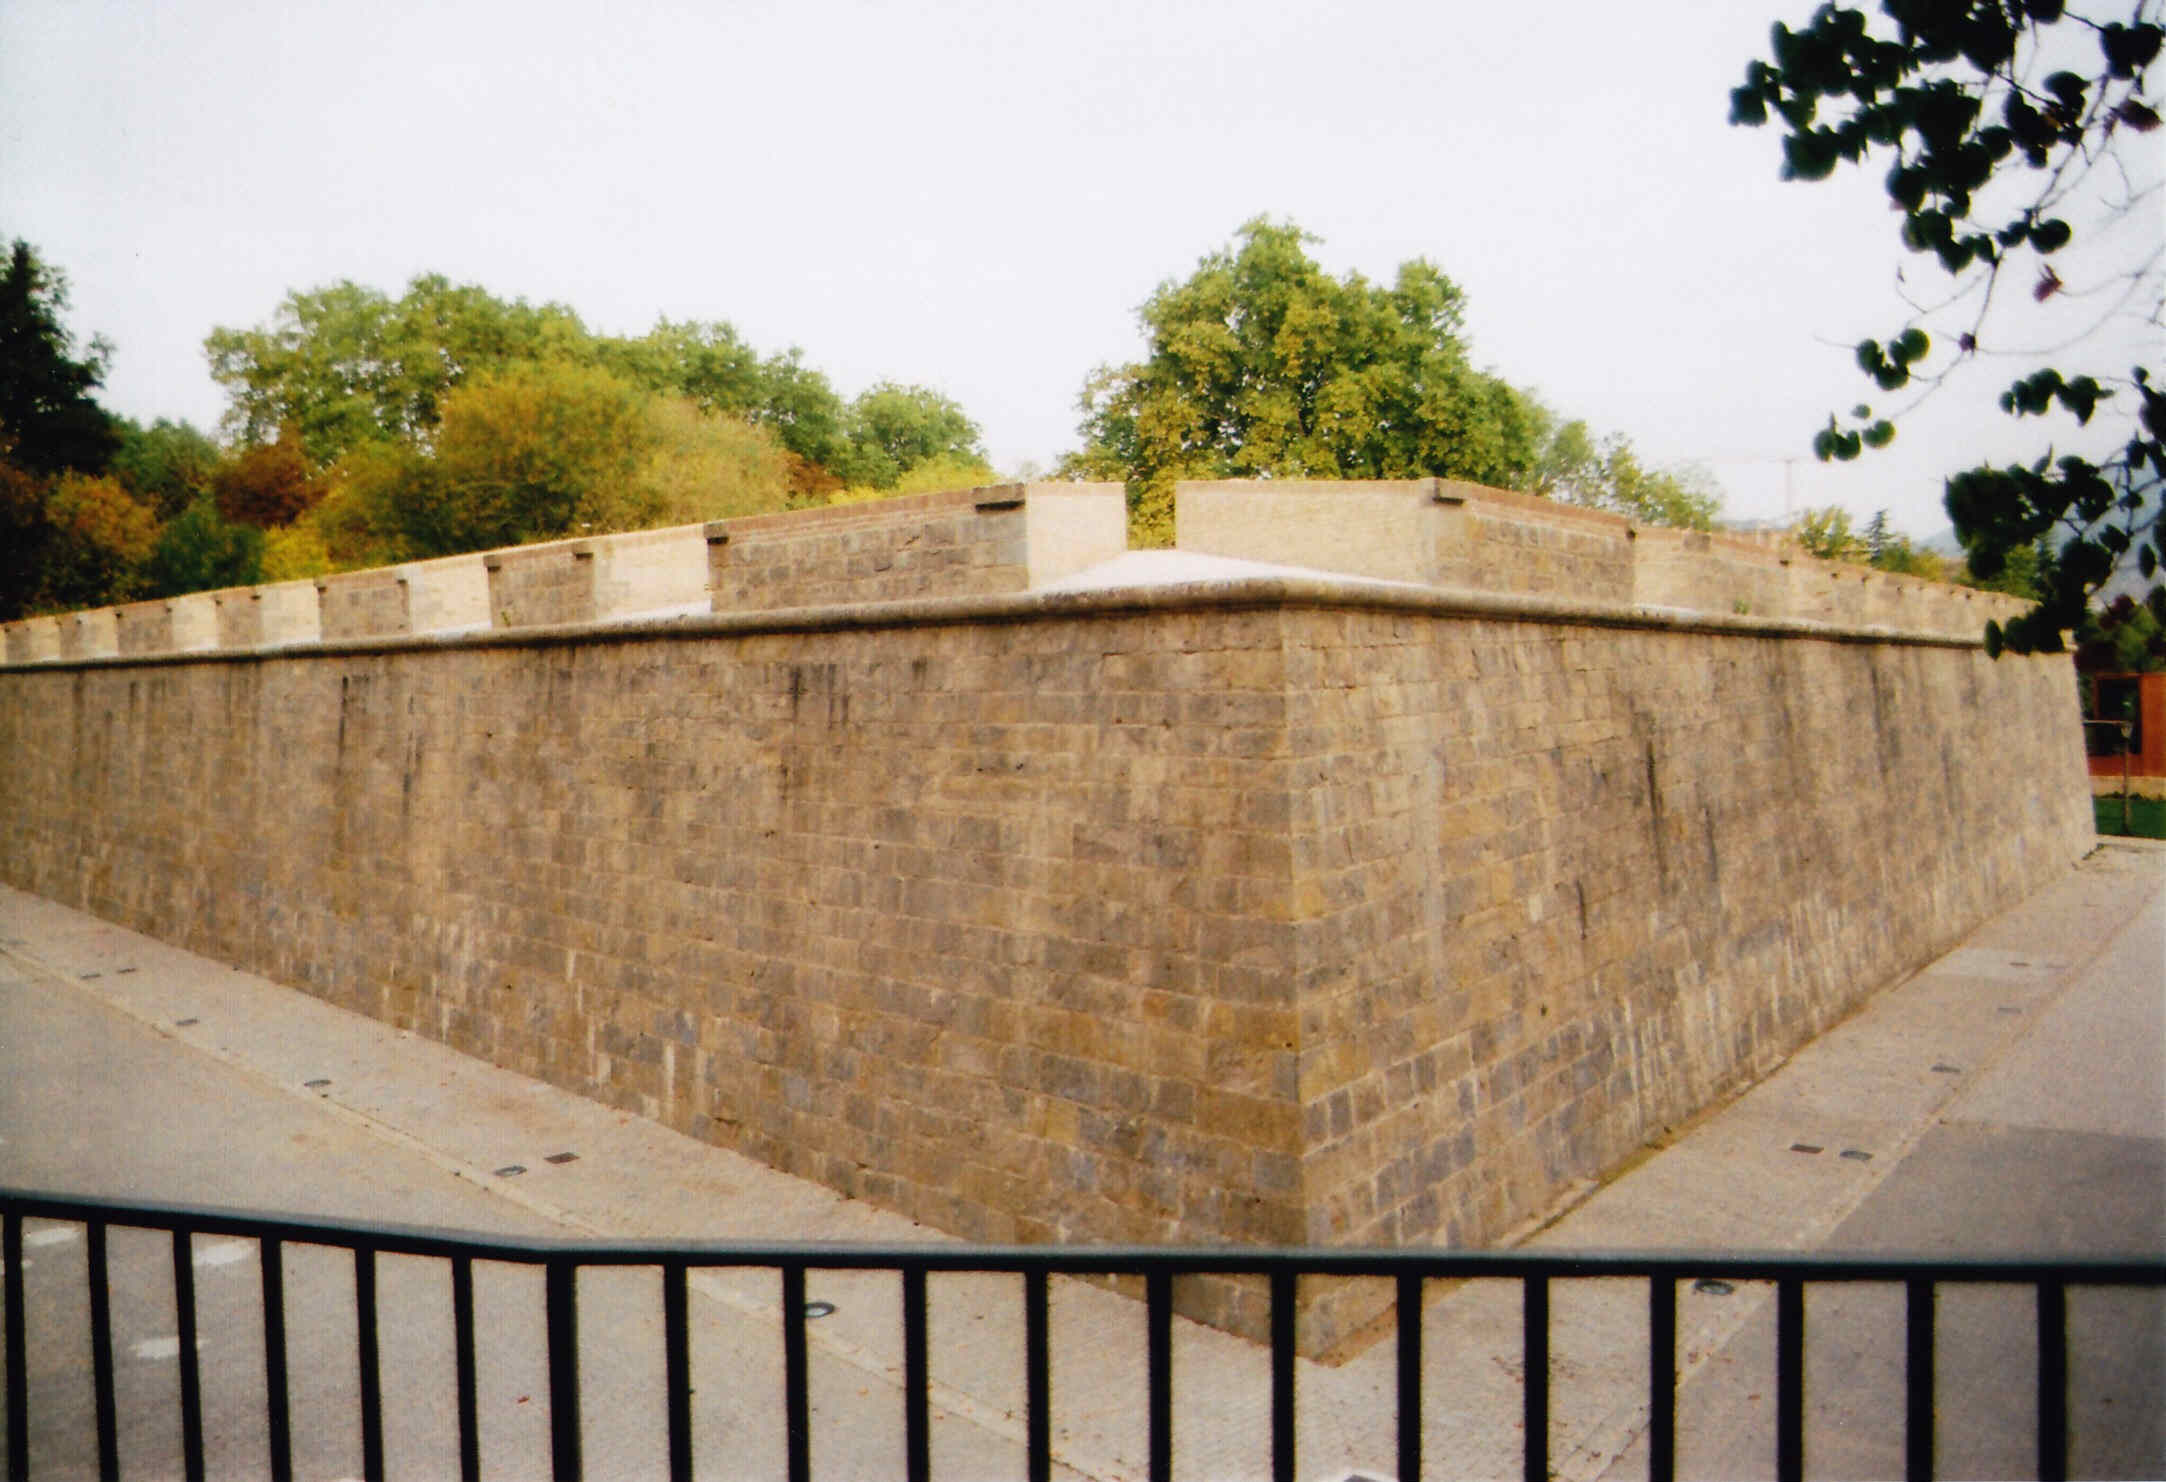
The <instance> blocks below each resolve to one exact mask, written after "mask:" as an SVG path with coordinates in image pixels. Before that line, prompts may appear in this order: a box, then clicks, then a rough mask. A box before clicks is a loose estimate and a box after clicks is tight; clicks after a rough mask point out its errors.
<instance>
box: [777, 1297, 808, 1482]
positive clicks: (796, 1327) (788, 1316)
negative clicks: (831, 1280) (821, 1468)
mask: <svg viewBox="0 0 2166 1482" xmlns="http://www.w3.org/2000/svg"><path fill="white" fill-rule="evenodd" d="M805 1369H806V1365H805V1268H804V1267H803V1266H799V1265H794V1264H792V1265H786V1266H784V1267H783V1268H782V1407H783V1431H784V1437H785V1440H786V1443H787V1445H788V1447H789V1475H790V1482H812V1403H811V1398H810V1395H809V1393H808V1388H807V1375H806V1372H805Z"/></svg>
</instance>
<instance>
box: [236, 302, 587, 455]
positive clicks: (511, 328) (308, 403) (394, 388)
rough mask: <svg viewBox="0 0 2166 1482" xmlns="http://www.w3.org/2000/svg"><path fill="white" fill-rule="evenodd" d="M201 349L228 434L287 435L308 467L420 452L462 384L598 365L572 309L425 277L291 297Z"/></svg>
mask: <svg viewBox="0 0 2166 1482" xmlns="http://www.w3.org/2000/svg"><path fill="white" fill-rule="evenodd" d="M203 346H204V351H205V353H206V354H207V355H208V356H209V357H210V365H211V377H212V379H214V380H216V381H217V382H218V383H219V385H220V386H222V387H224V388H225V392H226V396H227V399H228V404H227V409H226V417H225V423H224V430H225V431H226V433H227V435H228V436H229V437H231V438H233V439H234V440H236V441H238V442H242V443H249V444H256V443H269V442H271V441H273V440H274V439H276V438H277V437H279V436H280V435H282V434H283V433H285V432H286V431H287V430H289V429H290V430H291V432H292V433H293V435H294V436H296V437H297V438H298V439H299V441H300V445H301V448H302V450H303V451H304V452H305V453H306V454H307V456H308V459H309V461H310V462H311V463H313V464H316V465H318V466H322V465H325V464H328V463H331V462H333V461H334V460H336V459H337V458H338V457H339V456H340V455H341V454H343V453H345V452H346V451H347V450H348V449H350V448H353V447H355V446H356V445H358V444H359V443H362V442H365V441H372V440H390V441H396V442H407V443H419V442H422V441H425V440H426V439H427V438H428V437H429V435H430V434H431V432H432V431H433V429H434V428H435V426H436V423H437V421H438V418H439V416H440V414H441V409H442V406H443V402H444V399H445V398H446V397H447V396H448V395H449V394H450V393H451V392H452V390H453V389H454V388H456V387H457V386H459V385H460V384H461V383H462V382H464V381H465V380H466V379H468V378H469V377H471V376H475V375H482V374H488V373H490V372H495V371H501V370H504V369H507V368H509V367H511V366H513V365H519V364H528V363H532V362H535V361H543V360H551V359H592V358H594V356H595V354H596V351H595V348H594V344H593V341H592V338H591V337H590V336H589V335H588V334H587V332H586V329H585V327H584V326H583V325H581V324H580V322H579V319H578V316H576V315H575V314H573V313H572V312H571V310H569V309H567V308H564V307H562V306H561V305H557V304H544V305H541V306H540V307H535V306H533V305H531V304H528V303H527V302H526V301H525V300H523V299H515V300H513V301H511V302H510V303H506V302H504V301H503V300H501V299H499V298H496V297H495V296H494V295H492V294H490V293H489V292H487V291H486V290H484V289H482V288H480V287H478V286H476V285H473V284H455V283H452V282H451V281H450V280H449V279H447V278H445V277H443V276H442V275H440V274H434V273H431V274H424V275H423V276H421V277H418V278H415V279H414V280H413V281H412V282H411V283H409V284H408V285H407V289H406V292H405V293H404V294H403V295H402V296H400V297H399V298H397V299H392V298H389V297H387V296H386V295H385V294H383V293H381V292H380V291H378V290H376V289H373V288H367V287H364V286H362V285H360V284H357V283H352V282H340V283H334V284H332V285H331V286H329V287H327V288H320V289H315V290H312V291H310V292H307V293H290V294H288V295H287V296H286V300H285V302H284V303H282V304H281V305H280V306H279V308H278V312H277V313H276V314H275V315H274V316H273V317H272V319H271V322H270V323H269V324H266V325H260V326H257V327H256V328H253V329H245V330H236V329H223V328H221V329H214V330H212V331H211V333H210V335H209V337H208V338H206V339H205V340H204V342H203Z"/></svg>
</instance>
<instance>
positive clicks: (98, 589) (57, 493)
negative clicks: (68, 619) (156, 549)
mask: <svg viewBox="0 0 2166 1482" xmlns="http://www.w3.org/2000/svg"><path fill="white" fill-rule="evenodd" d="M44 521H45V531H44V536H43V539H42V540H41V541H40V543H39V550H38V556H37V561H38V569H37V573H36V579H35V583H34V585H33V587H32V590H31V592H30V600H29V602H28V604H27V605H28V610H31V611H47V612H61V611H66V610H68V609H70V608H77V607H98V606H102V605H104V604H106V603H110V602H129V601H133V600H134V599H135V598H137V597H139V596H141V595H142V594H143V587H144V575H143V567H144V563H145V562H146V561H147V560H148V559H149V557H150V553H151V549H152V547H153V546H154V545H155V544H156V542H157V539H158V517H157V516H156V515H154V514H152V513H151V512H150V511H149V510H148V509H145V508H144V507H143V506H142V505H140V504H138V503H137V502H136V501H135V500H134V499H133V498H131V497H130V496H129V494H128V491H127V490H126V489H123V488H122V487H121V486H120V484H119V483H118V481H116V480H114V479H112V478H109V477H106V476H104V475H91V474H84V473H64V474H61V475H60V476H59V477H58V478H56V479H54V480H53V482H52V484H51V486H50V487H49V488H48V489H47V490H46V492H45V495H44Z"/></svg>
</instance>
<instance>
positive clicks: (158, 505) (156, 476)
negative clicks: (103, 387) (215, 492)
mask: <svg viewBox="0 0 2166 1482" xmlns="http://www.w3.org/2000/svg"><path fill="white" fill-rule="evenodd" d="M116 425H117V426H118V428H119V432H120V446H119V447H118V448H116V449H115V450H114V453H113V459H112V463H111V465H110V469H109V471H110V472H111V473H112V475H113V477H115V478H117V479H119V480H120V482H121V484H122V485H123V486H124V487H125V488H126V489H127V490H128V492H129V493H130V494H133V495H134V496H135V497H136V499H137V500H139V501H140V502H142V503H143V504H146V505H148V506H150V508H151V509H152V511H154V512H155V513H156V514H157V516H158V518H159V519H161V520H170V519H173V518H174V517H176V516H177V515H179V514H180V513H181V512H182V511H183V510H185V509H187V508H188V506H189V505H191V504H193V503H195V501H196V500H198V499H200V498H201V497H203V496H204V495H205V494H208V493H210V492H211V480H212V478H213V477H214V476H215V475H216V474H217V472H218V467H219V464H220V462H221V460H222V459H223V457H224V454H223V453H221V452H220V451H219V447H218V444H216V443H214V442H212V441H211V440H210V439H209V438H208V437H206V436H205V435H204V434H203V433H202V432H201V431H200V430H199V429H197V428H196V427H194V426H191V425H190V424H189V423H186V422H171V421H168V420H166V419H165V418H164V417H160V418H159V419H158V420H157V421H155V422H153V423H152V424H151V425H150V426H148V427H145V426H142V425H141V424H140V423H137V422H134V421H131V420H130V419H128V418H126V417H122V418H118V419H116Z"/></svg>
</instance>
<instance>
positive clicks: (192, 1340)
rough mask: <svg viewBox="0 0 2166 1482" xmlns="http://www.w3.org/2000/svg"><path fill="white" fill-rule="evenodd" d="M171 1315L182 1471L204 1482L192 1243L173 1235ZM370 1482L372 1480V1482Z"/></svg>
mask: <svg viewBox="0 0 2166 1482" xmlns="http://www.w3.org/2000/svg"><path fill="white" fill-rule="evenodd" d="M173 1314H174V1318H175V1320H176V1322H177V1324H178V1326H179V1328H180V1352H179V1353H178V1355H176V1356H177V1357H178V1359H179V1360H180V1402H181V1471H182V1472H183V1474H184V1475H185V1476H186V1477H187V1478H188V1482H203V1376H202V1373H201V1371H200V1369H199V1366H198V1364H197V1361H196V1265H195V1239H194V1237H193V1236H191V1235H190V1234H189V1233H188V1230H187V1227H186V1226H181V1227H179V1228H177V1229H175V1230H174V1231H173ZM372 1482H373V1479H372Z"/></svg>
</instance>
